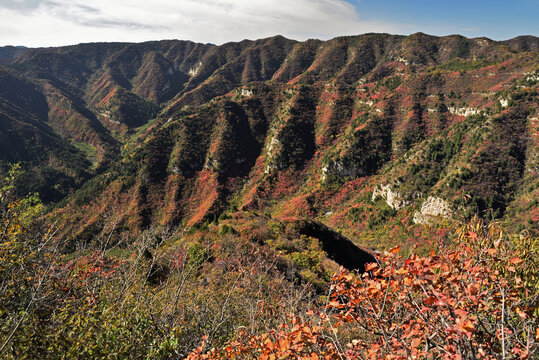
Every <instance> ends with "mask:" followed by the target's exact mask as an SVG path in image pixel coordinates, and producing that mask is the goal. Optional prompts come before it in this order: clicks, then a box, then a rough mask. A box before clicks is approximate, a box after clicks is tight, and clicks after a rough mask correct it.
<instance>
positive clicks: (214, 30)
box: [0, 0, 539, 47]
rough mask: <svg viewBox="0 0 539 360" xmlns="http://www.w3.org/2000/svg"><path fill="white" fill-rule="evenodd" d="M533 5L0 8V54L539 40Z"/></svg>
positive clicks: (201, 2) (369, 0)
mask: <svg viewBox="0 0 539 360" xmlns="http://www.w3.org/2000/svg"><path fill="white" fill-rule="evenodd" d="M538 17H539V0H505V1H501V0H467V1H464V0H451V1H442V0H91V1H88V0H0V19H1V20H0V46H3V45H22V46H28V47H46V46H61V45H71V44H78V43H82V42H100V41H106V42H113V41H128V42H141V41H148V40H163V39H181V40H192V41H196V42H202V43H213V44H222V43H225V42H228V41H240V40H243V39H252V40H254V39H259V38H265V37H270V36H274V35H283V36H285V37H287V38H290V39H296V40H306V39H310V38H316V39H322V40H326V39H330V38H333V37H336V36H341V35H357V34H363V33H368V32H384V33H391V34H403V35H408V34H412V33H415V32H419V31H421V32H424V33H427V34H432V35H450V34H461V35H464V36H467V37H481V36H486V37H489V38H491V39H494V40H505V39H510V38H513V37H515V36H518V35H535V36H539V21H538Z"/></svg>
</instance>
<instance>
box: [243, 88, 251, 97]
mask: <svg viewBox="0 0 539 360" xmlns="http://www.w3.org/2000/svg"><path fill="white" fill-rule="evenodd" d="M241 96H253V92H252V91H251V90H247V89H241Z"/></svg>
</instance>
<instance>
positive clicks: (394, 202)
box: [372, 185, 411, 210]
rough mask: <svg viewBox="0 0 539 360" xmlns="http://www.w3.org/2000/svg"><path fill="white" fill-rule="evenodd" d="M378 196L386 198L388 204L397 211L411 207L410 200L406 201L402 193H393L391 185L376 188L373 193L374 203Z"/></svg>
mask: <svg viewBox="0 0 539 360" xmlns="http://www.w3.org/2000/svg"><path fill="white" fill-rule="evenodd" d="M378 196H380V197H382V198H384V199H385V201H386V203H387V204H388V205H389V206H390V207H392V208H393V209H395V210H400V209H402V208H404V207H406V206H408V205H411V202H410V201H409V200H406V199H404V198H403V196H402V195H401V194H400V193H398V192H396V191H393V189H391V186H390V185H380V186H377V187H375V188H374V190H373V192H372V201H374V200H375V199H376V198H377V197H378Z"/></svg>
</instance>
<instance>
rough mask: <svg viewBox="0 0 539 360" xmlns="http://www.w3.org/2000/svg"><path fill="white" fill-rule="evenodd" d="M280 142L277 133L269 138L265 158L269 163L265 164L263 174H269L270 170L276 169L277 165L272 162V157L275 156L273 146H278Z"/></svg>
mask: <svg viewBox="0 0 539 360" xmlns="http://www.w3.org/2000/svg"><path fill="white" fill-rule="evenodd" d="M280 143H281V142H280V141H279V139H278V138H277V135H274V136H273V137H272V138H271V141H270V142H269V145H268V152H267V159H268V162H269V164H268V165H267V166H266V170H265V171H264V173H265V174H269V173H271V172H272V171H274V170H276V169H278V166H277V165H276V164H272V163H271V162H272V160H273V157H274V156H275V147H276V146H278V145H279V144H280Z"/></svg>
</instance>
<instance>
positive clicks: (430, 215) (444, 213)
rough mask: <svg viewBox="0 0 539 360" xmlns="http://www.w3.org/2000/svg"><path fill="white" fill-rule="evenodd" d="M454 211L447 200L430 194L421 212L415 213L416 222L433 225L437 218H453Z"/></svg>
mask: <svg viewBox="0 0 539 360" xmlns="http://www.w3.org/2000/svg"><path fill="white" fill-rule="evenodd" d="M452 215H453V211H452V210H451V206H450V205H449V203H448V202H447V201H445V200H444V199H441V198H437V197H434V196H429V197H428V198H427V200H425V202H424V203H423V205H422V206H421V212H416V213H415V214H414V223H415V224H427V225H431V224H433V223H434V222H435V220H436V219H437V218H447V219H448V218H451V217H452Z"/></svg>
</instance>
